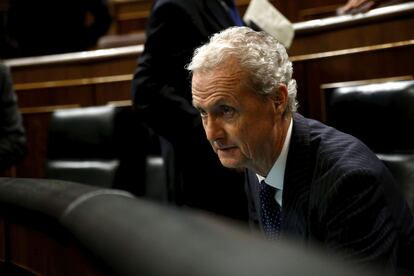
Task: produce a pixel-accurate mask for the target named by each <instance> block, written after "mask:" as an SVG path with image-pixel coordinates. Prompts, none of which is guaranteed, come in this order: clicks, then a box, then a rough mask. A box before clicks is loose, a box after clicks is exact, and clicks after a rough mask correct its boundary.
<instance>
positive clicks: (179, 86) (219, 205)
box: [132, 0, 247, 220]
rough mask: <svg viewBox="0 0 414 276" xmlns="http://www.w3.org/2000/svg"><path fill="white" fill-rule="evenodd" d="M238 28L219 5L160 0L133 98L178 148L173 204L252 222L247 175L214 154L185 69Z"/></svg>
mask: <svg viewBox="0 0 414 276" xmlns="http://www.w3.org/2000/svg"><path fill="white" fill-rule="evenodd" d="M234 24H235V23H234V22H233V21H232V19H231V17H230V16H229V14H228V13H227V12H226V10H225V9H224V8H223V6H222V5H221V4H220V1H218V0H158V1H155V3H154V6H153V7H152V11H151V15H150V17H149V21H148V25H147V29H146V43H145V50H144V52H143V54H142V55H141V56H140V57H139V59H138V66H137V69H136V71H135V74H134V79H133V84H132V94H133V102H134V106H135V107H136V109H137V110H138V112H139V113H140V114H141V116H142V117H143V118H144V121H145V122H146V123H147V124H148V125H149V126H150V127H151V128H152V129H153V130H155V132H156V133H157V134H159V135H161V136H163V137H165V138H167V140H168V141H169V142H171V143H172V145H173V148H174V151H175V152H174V153H175V164H176V166H177V167H178V170H177V169H176V170H175V171H179V172H180V179H179V181H180V182H181V183H178V184H176V185H175V186H174V188H173V189H172V190H173V191H174V192H173V197H174V198H173V199H172V201H175V202H176V203H178V204H179V205H181V204H183V205H189V206H192V207H197V208H202V209H206V210H209V211H213V212H217V213H220V214H224V215H229V216H231V217H236V218H242V219H245V220H247V210H246V207H245V206H246V199H245V195H244V190H243V183H244V176H243V173H238V174H236V173H235V172H231V171H229V170H228V169H226V168H224V167H223V166H222V165H221V164H220V162H219V159H218V158H217V156H216V154H214V152H213V150H212V149H211V146H210V145H209V143H208V141H207V139H206V137H205V133H204V129H203V126H202V123H201V119H200V116H199V112H198V111H197V110H196V109H195V108H194V107H193V106H192V104H191V76H190V74H189V72H188V71H187V70H186V69H185V65H187V64H188V63H189V62H190V60H191V58H192V55H193V52H194V50H195V49H196V48H197V47H199V46H201V45H202V44H203V43H205V42H207V41H208V38H209V37H210V36H211V35H212V34H214V33H216V32H218V31H221V30H223V29H226V28H227V27H230V26H233V25H234ZM177 181H178V180H177ZM230 196H233V200H232V202H231V203H229V201H228V198H229V197H230Z"/></svg>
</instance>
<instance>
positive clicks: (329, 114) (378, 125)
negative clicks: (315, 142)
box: [325, 81, 414, 211]
mask: <svg viewBox="0 0 414 276" xmlns="http://www.w3.org/2000/svg"><path fill="white" fill-rule="evenodd" d="M325 99H326V100H325V102H326V122H327V124H328V125H331V126H334V127H335V128H337V129H339V130H341V131H344V132H346V133H349V134H351V135H353V136H356V137H358V138H359V139H360V140H362V141H363V142H364V143H365V144H366V145H367V146H368V147H370V148H371V149H372V150H373V151H374V152H375V153H377V154H378V156H379V157H380V159H382V160H383V161H384V163H385V164H386V165H387V166H388V168H389V169H390V171H391V172H392V174H393V175H394V177H395V178H396V180H397V182H398V184H399V185H400V187H401V189H402V191H403V193H404V194H405V196H406V198H407V200H408V203H409V205H410V207H411V209H412V210H413V211H414V131H413V126H414V81H396V82H385V83H376V84H368V85H360V86H350V87H340V88H335V89H332V90H327V91H325Z"/></svg>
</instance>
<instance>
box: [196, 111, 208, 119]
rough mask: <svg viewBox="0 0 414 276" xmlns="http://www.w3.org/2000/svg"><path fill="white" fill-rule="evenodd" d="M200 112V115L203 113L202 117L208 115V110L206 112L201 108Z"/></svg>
mask: <svg viewBox="0 0 414 276" xmlns="http://www.w3.org/2000/svg"><path fill="white" fill-rule="evenodd" d="M198 111H199V112H200V115H201V117H203V118H204V117H206V116H207V112H205V111H204V110H202V109H199V110H198Z"/></svg>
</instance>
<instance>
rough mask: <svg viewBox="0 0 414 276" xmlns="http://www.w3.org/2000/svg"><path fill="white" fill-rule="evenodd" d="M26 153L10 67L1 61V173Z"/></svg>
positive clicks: (24, 138)
mask: <svg viewBox="0 0 414 276" xmlns="http://www.w3.org/2000/svg"><path fill="white" fill-rule="evenodd" d="M25 153H26V137H25V132H24V128H23V124H22V117H21V114H20V112H19V109H18V106H17V97H16V94H15V93H14V90H13V83H12V78H11V75H10V71H9V69H8V68H7V67H6V66H5V65H4V64H3V63H1V62H0V175H2V174H3V173H5V172H6V170H7V169H9V168H10V167H11V166H13V165H16V164H17V163H18V162H19V161H20V160H21V159H22V158H23V157H24V155H25Z"/></svg>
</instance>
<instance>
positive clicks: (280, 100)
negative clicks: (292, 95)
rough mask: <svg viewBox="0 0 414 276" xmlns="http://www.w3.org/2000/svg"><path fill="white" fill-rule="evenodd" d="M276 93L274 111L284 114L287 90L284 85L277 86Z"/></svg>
mask: <svg viewBox="0 0 414 276" xmlns="http://www.w3.org/2000/svg"><path fill="white" fill-rule="evenodd" d="M277 89H278V91H277V93H275V97H274V104H275V109H276V110H278V111H279V112H281V114H284V113H285V111H286V107H287V104H288V90H287V87H286V85H285V84H279V86H278V88H277Z"/></svg>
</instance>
